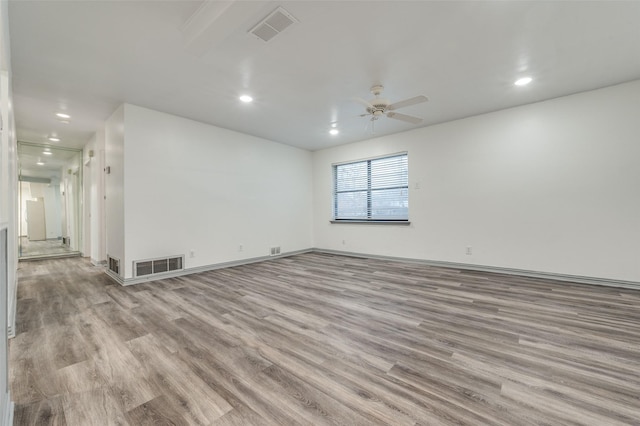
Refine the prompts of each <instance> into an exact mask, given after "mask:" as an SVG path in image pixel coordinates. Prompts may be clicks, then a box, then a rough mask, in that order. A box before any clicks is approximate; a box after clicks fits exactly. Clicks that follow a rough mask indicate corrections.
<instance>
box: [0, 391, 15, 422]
mask: <svg viewBox="0 0 640 426" xmlns="http://www.w3.org/2000/svg"><path fill="white" fill-rule="evenodd" d="M4 400H5V404H4V409H3V411H4V416H3V417H2V424H1V425H0V426H11V425H13V411H14V408H15V404H14V403H13V402H12V401H11V393H10V392H7V393H6V394H5V396H4Z"/></svg>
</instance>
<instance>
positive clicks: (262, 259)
mask: <svg viewBox="0 0 640 426" xmlns="http://www.w3.org/2000/svg"><path fill="white" fill-rule="evenodd" d="M312 250H313V249H303V250H296V251H290V252H286V253H281V254H279V255H277V256H260V257H252V258H249V259H241V260H232V261H230V262H221V263H215V264H210V265H204V266H198V267H195V268H187V269H181V270H179V271H171V272H166V273H163V274H155V275H152V276H144V277H134V278H123V277H121V276H120V275H117V274H115V273H114V272H113V271H111V270H109V269H107V270H106V271H105V272H106V273H107V275H108V276H110V277H111V278H112V279H113V280H114V281H116V282H117V283H118V284H120V285H123V286H129V285H134V284H141V283H146V282H150V281H158V280H165V279H167V278H175V277H181V276H184V275H191V274H199V273H201V272H207V271H213V270H215V269H223V268H231V267H233V266H242V265H249V264H251V263H258V262H266V261H269V260H275V259H279V258H283V257H289V256H295V255H297V254H302V253H308V252H310V251H312Z"/></svg>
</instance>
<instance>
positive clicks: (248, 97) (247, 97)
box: [239, 95, 253, 104]
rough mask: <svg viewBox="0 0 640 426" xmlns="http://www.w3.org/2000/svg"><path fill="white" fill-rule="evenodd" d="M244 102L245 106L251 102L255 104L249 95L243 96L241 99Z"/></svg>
mask: <svg viewBox="0 0 640 426" xmlns="http://www.w3.org/2000/svg"><path fill="white" fill-rule="evenodd" d="M239 99H240V100H241V101H242V102H244V103H245V104H248V103H249V102H253V98H252V97H251V96H249V95H242V96H240V98H239Z"/></svg>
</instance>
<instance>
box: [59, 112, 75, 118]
mask: <svg viewBox="0 0 640 426" xmlns="http://www.w3.org/2000/svg"><path fill="white" fill-rule="evenodd" d="M56 116H58V117H59V118H66V119H68V118H71V116H70V115H69V114H65V113H64V112H57V113H56Z"/></svg>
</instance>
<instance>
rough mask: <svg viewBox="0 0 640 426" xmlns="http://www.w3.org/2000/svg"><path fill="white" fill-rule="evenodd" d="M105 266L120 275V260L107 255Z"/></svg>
mask: <svg viewBox="0 0 640 426" xmlns="http://www.w3.org/2000/svg"><path fill="white" fill-rule="evenodd" d="M107 266H108V267H109V270H110V271H111V272H114V273H115V274H117V275H120V260H119V259H116V258H115V257H111V256H109V255H107Z"/></svg>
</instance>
